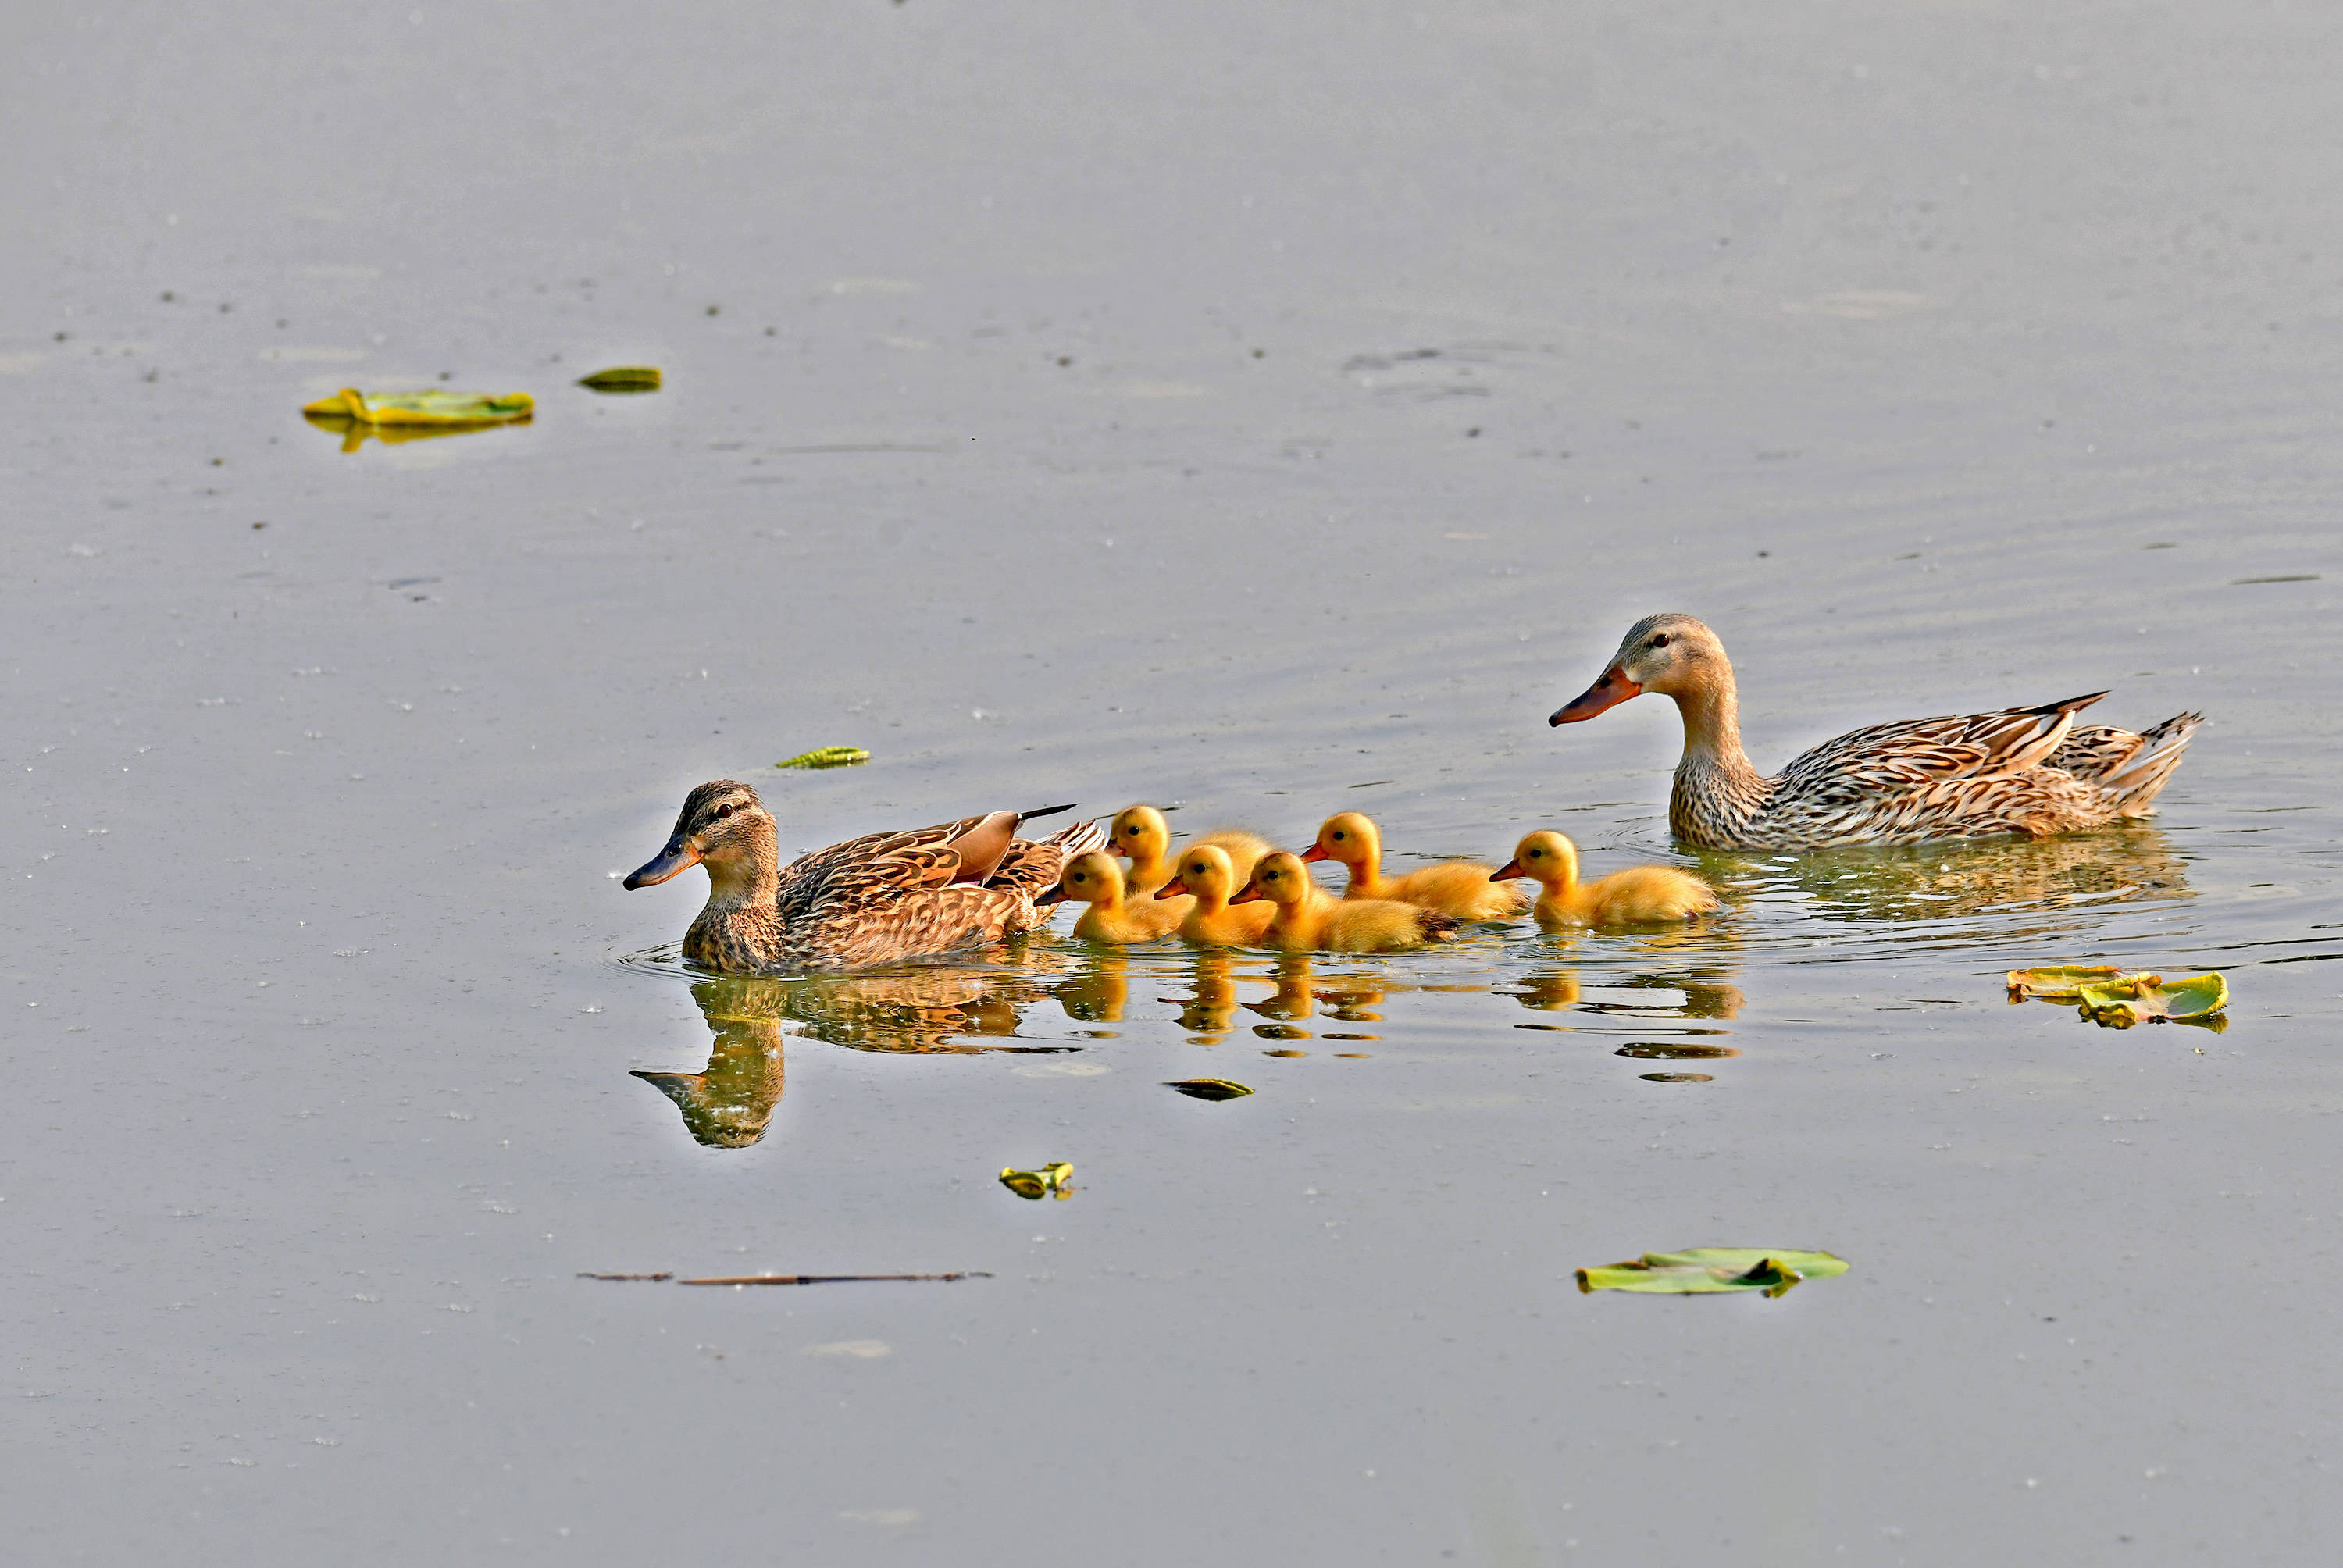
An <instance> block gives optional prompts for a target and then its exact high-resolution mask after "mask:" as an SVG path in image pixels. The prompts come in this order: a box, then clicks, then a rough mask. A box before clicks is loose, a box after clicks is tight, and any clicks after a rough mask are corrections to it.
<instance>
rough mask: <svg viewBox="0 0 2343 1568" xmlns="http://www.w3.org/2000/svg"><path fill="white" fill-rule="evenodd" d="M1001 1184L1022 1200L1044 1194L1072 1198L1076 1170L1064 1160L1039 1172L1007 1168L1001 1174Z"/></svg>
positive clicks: (1052, 1162) (1051, 1164) (1013, 1167)
mask: <svg viewBox="0 0 2343 1568" xmlns="http://www.w3.org/2000/svg"><path fill="white" fill-rule="evenodd" d="M1001 1185H1002V1186H1003V1187H1006V1188H1008V1189H1009V1190H1010V1191H1011V1192H1014V1193H1016V1194H1017V1195H1018V1196H1019V1197H1020V1198H1039V1197H1041V1195H1042V1194H1044V1193H1049V1194H1051V1195H1053V1196H1056V1197H1060V1198H1071V1197H1072V1196H1073V1195H1074V1168H1073V1167H1072V1166H1071V1165H1069V1164H1067V1163H1066V1162H1065V1161H1062V1160H1053V1161H1051V1162H1050V1163H1049V1164H1047V1165H1044V1166H1042V1167H1041V1169H1040V1170H1039V1171H1020V1170H1018V1169H1017V1168H1016V1167H1015V1166H1013V1165H1011V1166H1006V1167H1004V1168H1003V1169H1002V1171H1001Z"/></svg>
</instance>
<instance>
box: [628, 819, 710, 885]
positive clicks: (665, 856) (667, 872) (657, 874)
mask: <svg viewBox="0 0 2343 1568" xmlns="http://www.w3.org/2000/svg"><path fill="white" fill-rule="evenodd" d="M698 864H699V846H698V845H696V844H694V843H693V842H692V841H691V840H690V839H689V838H688V837H686V836H685V835H683V834H681V833H678V834H677V835H676V836H675V837H674V838H672V839H669V840H668V841H667V848H666V849H661V850H660V851H659V853H658V854H657V855H654V856H653V857H651V859H649V861H647V862H645V863H644V864H643V865H640V866H639V867H637V868H636V869H635V872H634V875H632V876H630V877H628V879H626V880H625V881H624V882H622V883H620V884H619V886H621V887H623V888H625V889H626V890H627V891H628V892H630V893H631V892H633V891H634V890H636V889H637V888H655V887H657V886H659V884H660V883H661V882H664V881H666V880H667V879H669V877H672V876H675V875H676V874H677V873H679V872H681V871H686V870H689V869H691V868H692V867H694V866H697V865H698Z"/></svg>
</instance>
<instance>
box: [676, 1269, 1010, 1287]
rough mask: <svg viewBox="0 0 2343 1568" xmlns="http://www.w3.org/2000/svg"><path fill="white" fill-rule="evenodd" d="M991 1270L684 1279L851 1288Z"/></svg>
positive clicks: (982, 1276)
mask: <svg viewBox="0 0 2343 1568" xmlns="http://www.w3.org/2000/svg"><path fill="white" fill-rule="evenodd" d="M990 1278H992V1274H991V1271H989V1270H985V1269H969V1270H964V1271H961V1272H959V1273H956V1274H713V1275H710V1276H709V1277H708V1278H706V1279H700V1280H685V1281H682V1282H681V1283H683V1284H687V1285H853V1284H861V1283H864V1282H869V1281H874V1280H989V1279H990Z"/></svg>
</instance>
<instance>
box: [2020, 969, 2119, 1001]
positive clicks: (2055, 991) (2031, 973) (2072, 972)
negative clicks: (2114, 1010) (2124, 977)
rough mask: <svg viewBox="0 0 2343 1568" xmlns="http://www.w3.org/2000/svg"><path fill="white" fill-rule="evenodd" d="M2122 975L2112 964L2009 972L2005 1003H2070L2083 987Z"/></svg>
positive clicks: (2101, 983)
mask: <svg viewBox="0 0 2343 1568" xmlns="http://www.w3.org/2000/svg"><path fill="white" fill-rule="evenodd" d="M2123 972H2124V971H2123V970H2121V969H2119V968H2117V966H2116V965H2114V964H2047V965H2045V966H2044V967H2042V968H2041V969H2034V970H2010V971H2009V976H2008V980H2009V1000H2012V1001H2023V1000H2026V998H2027V997H2030V996H2032V997H2040V998H2041V999H2042V1000H2044V1001H2074V1000H2077V997H2078V995H2079V994H2080V992H2081V990H2082V988H2083V987H2085V986H2087V985H2104V984H2106V983H2107V981H2109V980H2115V979H2117V977H2118V976H2120V975H2121V974H2122V973H2123Z"/></svg>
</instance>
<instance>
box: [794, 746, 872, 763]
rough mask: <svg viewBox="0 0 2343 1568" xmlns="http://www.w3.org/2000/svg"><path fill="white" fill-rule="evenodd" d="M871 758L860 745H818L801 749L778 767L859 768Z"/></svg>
mask: <svg viewBox="0 0 2343 1568" xmlns="http://www.w3.org/2000/svg"><path fill="white" fill-rule="evenodd" d="M868 761H870V753H869V752H868V751H865V750H863V749H862V748H860V746H817V747H815V748H814V749H812V750H810V751H800V752H799V753H798V754H797V755H796V756H795V757H792V758H790V759H789V760H788V761H786V762H776V763H774V764H773V766H774V767H776V768H859V767H860V766H861V765H862V764H863V763H865V762H868Z"/></svg>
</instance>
